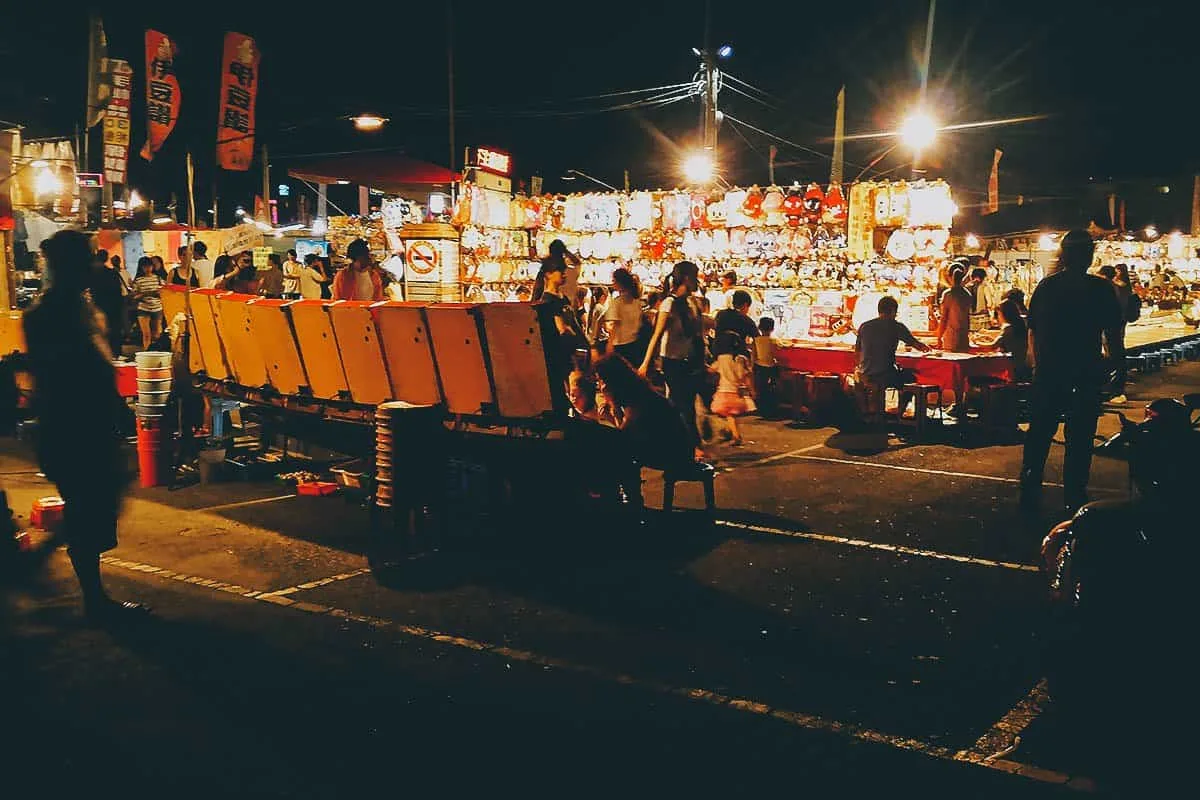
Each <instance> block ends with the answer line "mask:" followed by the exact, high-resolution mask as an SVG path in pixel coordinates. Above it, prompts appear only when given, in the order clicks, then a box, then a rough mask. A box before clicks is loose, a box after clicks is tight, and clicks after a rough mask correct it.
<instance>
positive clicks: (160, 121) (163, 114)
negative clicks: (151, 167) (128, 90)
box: [141, 31, 182, 161]
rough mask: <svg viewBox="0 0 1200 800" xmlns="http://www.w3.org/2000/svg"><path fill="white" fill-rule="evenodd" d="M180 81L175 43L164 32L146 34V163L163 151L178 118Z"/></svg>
mask: <svg viewBox="0 0 1200 800" xmlns="http://www.w3.org/2000/svg"><path fill="white" fill-rule="evenodd" d="M181 101H182V97H181V96H180V92H179V79H178V78H177V77H175V43H174V42H172V41H171V39H170V38H169V37H168V36H167V35H166V34H165V33H159V32H158V31H146V119H147V126H146V127H147V130H148V135H147V136H146V144H145V145H144V146H143V147H142V152H141V156H142V158H144V159H146V160H147V161H152V160H153V159H154V154H155V153H157V152H158V151H159V150H161V149H162V146H163V142H165V141H166V140H167V137H168V136H170V135H171V131H172V130H173V129H174V128H175V121H176V120H178V119H179V105H180V102H181Z"/></svg>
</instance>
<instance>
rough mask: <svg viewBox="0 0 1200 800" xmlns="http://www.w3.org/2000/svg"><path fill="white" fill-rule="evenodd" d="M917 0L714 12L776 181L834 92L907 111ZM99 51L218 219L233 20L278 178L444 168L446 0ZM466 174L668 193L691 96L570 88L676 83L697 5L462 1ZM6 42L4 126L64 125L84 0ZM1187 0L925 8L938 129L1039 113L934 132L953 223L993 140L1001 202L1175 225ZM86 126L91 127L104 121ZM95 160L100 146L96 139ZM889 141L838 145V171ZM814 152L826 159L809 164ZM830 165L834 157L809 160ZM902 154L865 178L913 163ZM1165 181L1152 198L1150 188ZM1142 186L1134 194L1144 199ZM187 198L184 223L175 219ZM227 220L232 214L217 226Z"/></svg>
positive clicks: (187, 8)
mask: <svg viewBox="0 0 1200 800" xmlns="http://www.w3.org/2000/svg"><path fill="white" fill-rule="evenodd" d="M927 9H928V2H927V0H860V2H857V3H854V4H838V3H825V4H819V3H759V4H747V3H735V2H728V1H727V0H714V2H713V3H712V19H711V30H712V34H711V44H712V46H713V47H716V46H718V45H720V44H724V43H729V44H731V45H732V46H733V48H734V53H733V56H732V57H731V58H730V59H728V60H726V61H724V62H723V64H722V65H723V67H725V68H726V69H727V70H728V71H729V72H730V73H732V74H733V75H736V76H737V77H738V78H741V79H742V80H744V81H747V82H748V83H750V84H752V85H754V86H756V87H758V88H760V89H762V90H764V91H765V92H768V93H769V94H770V96H771V98H772V100H771V101H770V102H771V103H772V104H773V107H769V106H766V105H763V104H760V103H758V102H753V101H751V100H750V99H748V98H746V97H744V96H742V95H739V94H736V93H735V92H733V91H731V90H730V89H729V88H726V90H725V91H724V92H723V93H722V95H721V106H722V109H723V110H724V111H725V112H726V113H728V114H729V115H731V116H733V117H735V118H738V119H740V120H743V121H745V122H748V123H750V124H751V125H754V126H755V127H758V128H761V129H763V130H766V131H769V132H771V133H773V134H775V135H777V136H779V137H782V138H783V139H786V140H788V141H790V142H793V143H795V145H800V146H799V147H797V146H792V145H788V144H784V143H782V142H778V141H776V142H775V143H776V144H778V145H779V149H780V153H779V161H781V162H786V163H787V166H782V167H780V168H779V169H778V173H777V179H778V180H779V181H781V182H782V181H791V180H793V179H799V180H802V181H808V180H813V179H815V180H821V181H825V180H828V177H829V162H828V158H827V154H828V153H829V152H830V151H831V144H830V137H831V135H832V131H833V117H834V106H835V96H836V93H837V90H838V88H839V87H840V86H841V85H842V84H843V83H844V84H845V86H846V93H847V110H846V126H847V132H848V133H850V134H854V133H864V132H871V131H882V130H890V129H893V128H894V127H895V126H896V124H897V122H898V120H899V119H900V118H901V117H902V116H903V115H904V112H905V110H906V109H907V108H908V107H910V106H911V105H912V103H913V101H914V100H915V98H916V95H917V91H918V86H919V83H920V79H919V63H920V60H921V50H922V46H923V42H924V34H925V23H926V13H927ZM96 10H97V11H99V12H100V13H101V14H102V15H103V19H104V23H105V28H106V31H107V34H108V38H109V54H110V56H113V57H124V58H126V59H128V60H129V61H130V62H131V63H132V65H133V67H134V70H135V91H134V104H133V116H134V121H135V125H134V140H133V146H132V153H131V159H130V162H131V167H130V174H131V184H132V185H133V186H135V187H136V188H137V189H138V190H139V191H141V192H142V193H143V194H144V195H147V196H152V197H154V198H155V199H157V200H158V202H159V203H160V206H161V205H162V204H165V202H166V201H167V200H168V198H169V196H170V194H171V192H172V191H175V192H178V193H179V194H180V195H182V194H183V180H184V178H183V176H184V167H183V160H184V153H185V152H186V150H188V149H191V150H192V152H193V155H194V157H195V159H196V163H197V194H198V196H197V205H198V207H199V208H201V209H206V208H207V207H208V206H209V203H210V199H211V198H210V196H209V195H210V193H211V192H210V187H211V186H212V184H213V182H214V179H215V180H216V181H217V182H218V186H219V192H220V196H221V207H222V208H223V209H226V210H229V211H231V210H232V208H233V206H234V205H235V204H238V203H241V204H246V203H249V202H250V200H251V198H252V194H253V192H254V191H255V190H256V189H257V187H259V186H260V185H261V173H260V172H259V171H258V167H257V165H256V167H254V168H252V170H251V172H250V173H248V174H237V173H226V172H222V173H220V174H219V175H217V174H216V171H215V170H214V168H213V164H212V162H213V147H214V140H215V128H216V112H217V81H218V69H219V60H220V54H221V41H222V34H223V32H224V31H226V30H238V31H242V32H244V33H248V34H250V35H253V36H254V37H256V38H257V40H258V42H259V44H260V47H261V48H262V51H263V67H262V73H261V80H260V96H259V107H258V113H259V131H260V138H261V140H265V141H266V142H267V143H268V144H269V145H270V148H271V153H272V158H271V161H272V165H273V173H272V176H273V179H272V185H275V184H277V183H278V182H279V180H280V179H282V178H283V175H284V173H285V170H286V166H287V163H288V161H289V158H288V157H289V156H295V155H299V154H306V153H324V152H336V151H343V150H349V149H364V148H376V147H380V148H383V147H388V148H391V147H395V148H402V149H403V150H405V151H406V152H408V153H409V154H410V155H413V156H415V157H418V158H422V159H426V160H429V161H433V162H436V163H440V164H446V163H447V162H448V161H449V159H450V151H449V144H448V138H447V124H446V105H447V99H446V95H447V87H446V83H447V81H446V73H447V69H446V61H447V59H446V45H447V13H446V11H447V9H446V3H444V2H431V3H427V4H424V5H421V4H415V3H404V4H396V3H386V4H385V3H361V2H360V3H352V4H345V3H343V4H338V3H324V4H320V5H315V6H313V7H311V8H303V7H301V6H300V5H298V4H283V3H261V4H260V3H249V2H247V3H207V4H123V5H116V6H112V7H103V6H101V7H98V8H97V9H96ZM453 16H454V52H455V89H456V103H455V105H456V108H457V109H458V112H459V113H458V118H457V148H456V154H455V155H456V164H455V166H461V159H462V147H463V146H464V145H472V144H486V145H492V146H495V147H498V148H502V149H507V150H509V151H511V152H512V154H513V156H514V166H515V170H516V173H517V176H518V177H525V176H529V175H531V174H540V175H542V176H543V177H544V178H545V180H546V188H547V189H550V190H554V189H562V190H571V189H575V188H584V182H583V181H575V182H573V183H565V182H563V181H561V180H560V176H562V175H563V173H564V171H565V170H566V169H568V168H574V169H579V170H583V171H585V172H588V173H590V174H592V175H595V176H597V177H599V178H601V179H603V180H605V181H608V182H610V183H613V184H617V185H620V183H621V180H622V171H623V170H625V169H628V170H629V171H630V177H631V181H632V184H633V185H634V186H635V187H636V186H642V187H668V186H673V185H676V184H677V183H679V181H680V178H679V177H678V162H679V159H680V156H679V153H680V152H681V150H682V149H685V148H686V147H687V146H688V145H689V144H690V143H691V142H693V141H694V137H695V136H696V128H697V121H698V117H699V105H698V103H696V102H693V101H690V100H689V101H684V102H680V103H676V104H674V105H670V106H666V107H663V108H656V109H640V110H628V111H604V110H603V109H605V108H608V107H611V106H613V105H618V104H621V103H624V102H626V101H627V100H629V99H631V98H629V97H616V98H597V99H590V100H578V99H577V98H581V97H586V96H590V95H596V94H601V93H606V92H616V91H622V90H629V89H640V88H646V87H654V86H661V85H667V84H673V83H678V82H682V81H686V80H689V79H690V78H691V77H692V76H693V74H694V73H695V71H696V66H697V60H696V58H695V57H694V56H693V54H692V52H691V48H692V47H693V46H698V45H701V44H702V42H703V38H704V28H705V25H704V3H703V2H702V0H691V1H690V2H688V1H685V0H668V1H667V2H661V3H646V2H627V1H626V0H609V1H608V2H605V3H597V4H594V5H590V6H585V5H582V4H571V3H566V2H553V3H552V2H542V1H541V0H530V1H529V2H525V3H520V4H503V3H483V2H475V1H474V0H457V1H456V2H455V3H454V11H453ZM6 17H7V19H6V20H5V29H6V31H7V33H6V35H5V36H4V37H3V38H2V39H0V70H2V71H3V74H4V75H5V76H6V77H5V79H4V80H3V81H0V118H2V119H7V120H13V121H16V122H21V123H24V124H26V125H27V130H26V135H27V136H42V135H54V134H68V135H69V134H71V133H72V131H73V130H74V126H75V125H76V124H77V123H78V122H79V121H80V120H81V118H82V114H83V106H84V95H85V85H86V84H85V75H86V72H85V66H86V52H87V51H86V41H87V40H86V31H87V8H86V7H83V6H79V7H77V8H72V7H71V6H70V5H69V4H67V5H62V4H54V5H50V4H34V3H25V4H22V5H20V6H19V7H16V8H14V9H12V10H11V14H8V13H6ZM1198 17H1200V11H1198V10H1197V8H1196V6H1195V4H1181V3H1180V4H1172V3H1165V2H1143V3H1138V4H1133V3H1118V2H1110V1H1109V0H1092V1H1091V2H1081V1H1080V0H1041V2H1034V1H1033V0H1005V1H1003V2H1001V0H983V1H982V2H965V0H957V1H956V0H942V1H941V2H940V3H938V7H937V15H936V26H935V30H934V42H933V57H932V64H931V74H930V81H929V92H930V95H929V98H930V99H929V104H930V106H931V107H932V108H934V109H935V110H936V111H937V113H938V115H939V117H940V119H941V121H942V122H943V123H944V124H954V123H962V122H974V121H979V120H989V119H998V118H1005V117H1013V116H1023V115H1045V117H1044V118H1043V119H1041V120H1038V121H1035V122H1029V123H1024V124H1021V125H1011V126H1003V127H992V128H983V129H979V130H971V131H960V132H953V133H945V134H943V135H942V136H941V138H940V139H939V141H938V143H937V144H936V145H935V147H934V148H933V149H932V151H931V153H930V156H929V158H928V163H927V164H925V166H927V167H929V169H930V172H931V174H937V175H942V176H944V177H946V178H947V179H949V180H950V181H951V182H952V184H953V185H954V187H955V189H956V194H957V196H958V199H959V202H960V204H961V205H963V206H964V211H965V212H966V213H968V214H969V213H971V208H970V206H971V205H972V204H973V203H979V202H981V201H982V199H983V193H984V191H985V189H986V185H987V173H988V169H989V167H990V162H991V156H992V149H993V148H994V147H1001V148H1002V149H1003V150H1004V159H1003V161H1002V165H1001V166H1002V169H1001V193H1002V196H1003V198H1004V201H1005V202H1006V203H1007V204H1013V203H1015V200H1016V197H1017V195H1022V196H1023V197H1024V199H1025V201H1026V203H1027V204H1028V203H1034V204H1036V203H1039V202H1042V203H1045V204H1046V206H1045V207H1046V209H1047V214H1051V213H1052V212H1051V206H1053V205H1054V203H1055V202H1058V203H1059V205H1061V204H1062V202H1063V201H1064V199H1065V201H1066V202H1067V203H1068V204H1069V205H1071V206H1072V207H1073V208H1077V209H1078V208H1082V207H1083V206H1095V207H1097V208H1098V207H1099V206H1100V205H1101V203H1100V201H1098V200H1097V198H1102V196H1103V194H1104V193H1105V192H1106V191H1107V190H1108V189H1107V186H1106V187H1104V188H1102V189H1094V188H1093V190H1091V191H1089V184H1091V185H1092V186H1093V187H1095V186H1098V185H1099V184H1107V183H1108V182H1109V181H1110V179H1111V181H1112V182H1113V185H1115V186H1116V187H1117V188H1118V190H1119V191H1121V192H1122V193H1123V195H1125V194H1128V196H1130V197H1131V198H1133V197H1134V196H1137V197H1138V198H1139V199H1138V200H1136V201H1135V200H1133V199H1131V200H1130V209H1129V213H1130V219H1131V227H1132V225H1133V224H1141V223H1142V222H1143V221H1145V222H1149V221H1155V222H1157V223H1158V224H1159V225H1160V226H1163V227H1164V228H1165V227H1168V226H1173V225H1178V224H1186V222H1187V214H1188V204H1189V203H1190V196H1191V191H1190V189H1191V186H1190V183H1191V174H1192V171H1193V170H1195V169H1197V167H1198V166H1200V164H1198V163H1197V162H1198V161H1200V159H1197V157H1196V154H1195V145H1194V141H1195V133H1194V131H1195V127H1196V117H1197V115H1196V114H1195V113H1194V112H1193V111H1192V110H1191V109H1192V108H1193V107H1194V105H1195V102H1196V100H1197V97H1196V92H1195V84H1196V72H1197V70H1196V67H1197V63H1196V62H1197V60H1198V59H1197V55H1196V50H1195V47H1194V42H1193V39H1194V37H1195V31H1196V30H1197V27H1196V23H1197V21H1198ZM147 27H153V28H157V29H159V30H162V31H163V32H165V33H167V34H168V35H171V36H172V37H174V38H175V39H176V40H177V42H178V43H179V46H180V53H179V56H178V60H177V65H178V71H179V73H180V82H181V85H182V92H183V106H182V113H181V118H180V120H179V123H178V125H177V127H176V130H175V132H174V133H173V134H172V136H171V137H170V138H169V139H168V140H167V144H166V146H165V148H164V149H163V151H162V152H161V153H160V154H159V155H158V157H156V159H155V161H154V162H153V164H146V163H145V162H144V161H142V160H141V159H140V158H138V157H137V155H136V153H137V150H138V148H139V147H140V146H141V144H142V142H143V141H144V137H145V134H144V114H145V111H144V108H145V107H144V100H143V93H144V84H143V80H144V69H145V68H144V56H143V53H142V32H143V30H144V29H145V28H147ZM366 110H370V111H374V112H378V113H381V114H384V115H386V116H388V117H390V119H391V122H390V123H389V124H388V125H387V127H386V128H385V130H384V131H382V132H379V133H376V134H364V133H359V132H356V131H354V130H353V128H352V126H351V125H350V123H349V122H346V121H344V120H339V119H338V117H339V116H344V115H348V114H352V113H357V112H360V111H366ZM98 130H99V129H98V128H97V129H96V131H97V132H98ZM93 141H94V142H95V143H94V144H93V168H94V169H95V168H98V165H99V155H98V142H96V140H95V139H94V140H93ZM772 141H773V140H771V139H769V138H767V137H766V136H763V135H762V134H759V133H755V132H753V131H750V130H747V129H745V128H738V126H736V125H735V124H733V123H729V122H726V123H725V125H724V126H723V127H722V130H721V144H720V161H721V165H722V170H723V173H724V175H725V176H726V177H727V178H728V179H729V180H730V181H732V182H734V183H742V184H747V183H751V182H756V181H757V182H765V181H766V177H767V168H766V154H767V149H768V147H769V145H770V144H771V143H772ZM887 145H888V142H887V141H886V140H869V141H861V142H850V143H848V144H847V147H846V160H847V162H848V163H847V166H846V177H847V179H850V178H852V177H853V176H854V175H856V174H857V173H858V171H859V167H860V166H861V165H865V164H867V163H868V162H869V161H870V160H871V159H872V158H873V157H874V156H875V155H877V154H878V153H879V152H881V151H882V149H883V148H885V147H886V146H887ZM811 151H816V152H815V153H814V152H811ZM822 154H826V155H822ZM907 158H908V157H907V156H905V155H904V153H903V152H902V148H899V149H897V150H896V152H894V153H893V154H892V155H891V156H889V157H888V158H886V159H884V160H883V161H882V162H880V164H879V165H878V169H879V170H892V169H895V170H896V171H895V172H892V173H891V174H893V175H903V174H904V173H905V168H904V162H905V160H906V159H907ZM1160 185H1167V186H1169V187H1170V189H1171V191H1170V193H1169V194H1163V193H1161V191H1155V190H1154V187H1157V186H1160ZM1142 195H1145V199H1144V200H1143V199H1141V196H1142ZM182 213H183V212H182V205H181V215H182ZM223 221H226V220H223Z"/></svg>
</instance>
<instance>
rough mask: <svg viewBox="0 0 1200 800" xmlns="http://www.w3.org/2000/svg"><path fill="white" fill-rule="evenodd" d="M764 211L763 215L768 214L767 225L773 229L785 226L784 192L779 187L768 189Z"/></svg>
mask: <svg viewBox="0 0 1200 800" xmlns="http://www.w3.org/2000/svg"><path fill="white" fill-rule="evenodd" d="M762 209H763V213H764V214H766V217H767V225H769V226H772V227H779V226H781V225H783V224H784V222H785V219H784V213H783V190H782V189H780V188H779V187H778V186H772V187H771V188H770V189H767V191H766V194H764V195H763V203H762Z"/></svg>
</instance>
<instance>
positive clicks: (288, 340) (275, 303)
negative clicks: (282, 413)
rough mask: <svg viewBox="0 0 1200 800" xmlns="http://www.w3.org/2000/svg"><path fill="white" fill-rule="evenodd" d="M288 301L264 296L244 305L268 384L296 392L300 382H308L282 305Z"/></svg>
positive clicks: (291, 392) (279, 389)
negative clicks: (264, 297) (265, 368)
mask: <svg viewBox="0 0 1200 800" xmlns="http://www.w3.org/2000/svg"><path fill="white" fill-rule="evenodd" d="M290 302H291V301H289V300H265V299H264V300H259V301H258V302H257V303H250V304H249V305H247V306H246V308H247V309H248V310H249V312H250V334H251V336H253V337H254V340H255V342H257V343H258V350H259V352H260V353H261V354H262V356H263V360H264V362H265V364H266V367H267V375H268V376H269V377H270V379H271V385H272V386H274V387H275V388H276V389H277V390H278V391H279V392H281V393H282V394H298V393H299V392H300V387H301V386H308V376H307V375H305V374H304V361H303V360H302V359H301V358H300V349H299V347H298V346H297V345H296V337H295V336H294V335H293V334H292V321H291V318H289V317H288V313H287V309H286V306H287V305H288V304H289V303H290Z"/></svg>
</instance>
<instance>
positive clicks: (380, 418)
mask: <svg viewBox="0 0 1200 800" xmlns="http://www.w3.org/2000/svg"><path fill="white" fill-rule="evenodd" d="M405 405H406V404H404V403H384V404H383V405H381V406H378V407H377V408H376V409H375V505H376V506H378V507H379V508H382V509H391V507H392V503H393V502H394V500H395V497H396V494H395V490H394V488H393V481H394V480H395V477H394V476H395V472H394V470H393V462H392V459H393V458H394V455H395V449H394V448H395V434H394V433H393V432H392V410H393V409H394V408H396V407H404V406H405Z"/></svg>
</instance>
